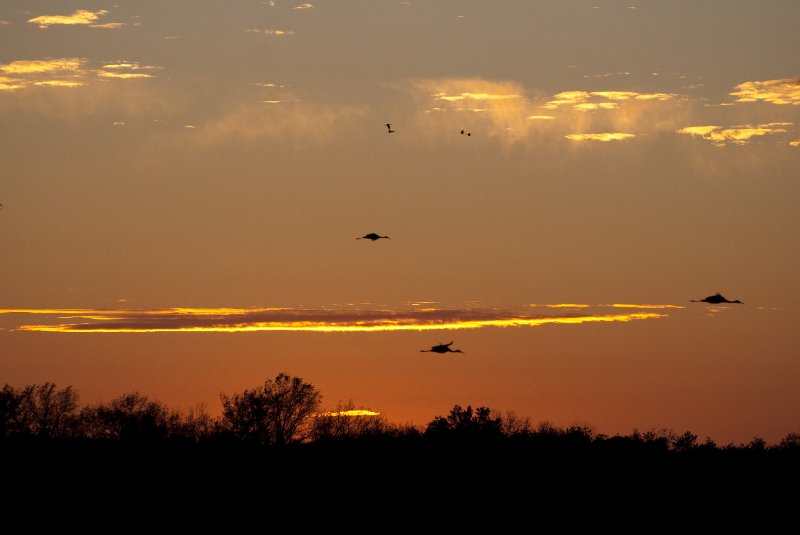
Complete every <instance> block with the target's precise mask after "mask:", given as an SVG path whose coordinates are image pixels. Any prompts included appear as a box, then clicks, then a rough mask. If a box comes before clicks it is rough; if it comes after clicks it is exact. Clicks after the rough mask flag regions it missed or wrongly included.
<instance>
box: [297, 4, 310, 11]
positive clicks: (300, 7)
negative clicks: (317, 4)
mask: <svg viewBox="0 0 800 535" xmlns="http://www.w3.org/2000/svg"><path fill="white" fill-rule="evenodd" d="M312 8H314V4H300V5H299V6H294V7H293V8H292V9H297V10H304V9H312Z"/></svg>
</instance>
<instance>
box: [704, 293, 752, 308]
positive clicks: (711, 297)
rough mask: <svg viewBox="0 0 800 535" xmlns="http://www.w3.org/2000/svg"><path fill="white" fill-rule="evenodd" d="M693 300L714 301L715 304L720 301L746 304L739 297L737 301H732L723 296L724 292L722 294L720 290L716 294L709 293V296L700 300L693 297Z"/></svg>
mask: <svg viewBox="0 0 800 535" xmlns="http://www.w3.org/2000/svg"><path fill="white" fill-rule="evenodd" d="M691 302H692V303H713V304H715V305H716V304H718V303H739V304H740V305H742V304H744V303H742V302H741V301H739V300H738V299H736V300H735V301H730V300H728V298H726V297H723V296H722V294H720V293H719V292H717V293H715V294H714V295H709V296H708V297H704V298H703V299H700V300H697V299H692V301H691Z"/></svg>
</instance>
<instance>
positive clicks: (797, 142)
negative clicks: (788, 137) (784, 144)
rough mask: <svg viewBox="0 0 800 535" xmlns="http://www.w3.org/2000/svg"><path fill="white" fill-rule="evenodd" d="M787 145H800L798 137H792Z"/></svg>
mask: <svg viewBox="0 0 800 535" xmlns="http://www.w3.org/2000/svg"><path fill="white" fill-rule="evenodd" d="M789 145H791V146H792V147H800V139H794V140H792V141H790V142H789Z"/></svg>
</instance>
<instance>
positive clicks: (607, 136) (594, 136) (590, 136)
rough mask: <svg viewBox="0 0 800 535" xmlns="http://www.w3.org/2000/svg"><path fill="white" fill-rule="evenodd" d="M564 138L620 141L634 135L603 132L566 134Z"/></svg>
mask: <svg viewBox="0 0 800 535" xmlns="http://www.w3.org/2000/svg"><path fill="white" fill-rule="evenodd" d="M564 137H566V138H567V139H569V140H572V141H621V140H623V139H630V138H632V137H635V134H623V133H621V132H605V133H602V134H567V135H566V136H564Z"/></svg>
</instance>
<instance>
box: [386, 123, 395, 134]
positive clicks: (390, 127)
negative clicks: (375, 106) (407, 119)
mask: <svg viewBox="0 0 800 535" xmlns="http://www.w3.org/2000/svg"><path fill="white" fill-rule="evenodd" d="M386 128H388V129H389V131H388V132H387V134H391V133H393V132H394V130H392V123H386Z"/></svg>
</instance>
